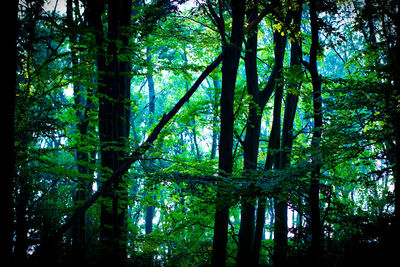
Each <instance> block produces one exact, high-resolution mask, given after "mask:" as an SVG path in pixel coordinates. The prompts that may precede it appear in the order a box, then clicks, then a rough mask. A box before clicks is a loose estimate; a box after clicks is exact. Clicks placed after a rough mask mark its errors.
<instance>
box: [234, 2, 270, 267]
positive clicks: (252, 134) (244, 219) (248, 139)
mask: <svg viewBox="0 0 400 267" xmlns="http://www.w3.org/2000/svg"><path fill="white" fill-rule="evenodd" d="M257 4H258V3H254V5H252V6H251V7H250V8H249V9H248V11H247V12H246V13H247V21H253V20H254V19H255V18H256V17H257V15H258V6H257ZM257 30H258V27H255V28H254V29H253V30H252V31H251V32H250V33H249V34H248V38H247V41H246V44H245V49H246V54H245V68H246V84H247V92H248V94H249V95H250V96H251V97H252V99H251V100H252V102H251V103H250V105H249V115H248V120H247V125H246V136H245V139H244V144H243V161H244V162H243V167H244V171H245V172H247V173H248V174H249V175H251V172H252V171H255V170H256V169H257V156H258V146H259V140H260V129H261V114H262V110H263V108H264V106H261V102H260V92H259V88H258V72H257ZM254 231H255V205H254V204H253V203H252V202H251V200H248V199H247V198H246V196H243V199H242V208H241V219H240V230H239V245H238V254H237V265H238V266H247V265H248V264H249V263H251V262H252V254H253V245H254Z"/></svg>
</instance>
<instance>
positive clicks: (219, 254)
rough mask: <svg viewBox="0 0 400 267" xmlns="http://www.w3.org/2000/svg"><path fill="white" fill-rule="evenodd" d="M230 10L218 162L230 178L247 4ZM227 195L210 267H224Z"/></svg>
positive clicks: (219, 210)
mask: <svg viewBox="0 0 400 267" xmlns="http://www.w3.org/2000/svg"><path fill="white" fill-rule="evenodd" d="M231 7H232V32H231V37H230V43H229V44H227V45H226V47H225V55H224V59H223V63H222V89H221V99H220V105H221V132H220V140H219V162H218V167H219V169H220V175H221V176H227V175H229V174H230V173H232V167H233V159H232V147H233V123H234V115H233V102H234V101H233V100H234V95H235V84H236V76H237V69H238V66H239V59H240V50H241V47H242V41H243V28H244V11H245V3H244V1H232V2H231ZM226 195H227V192H223V191H222V190H219V192H218V193H217V199H216V211H215V222H214V240H213V250H212V258H211V266H218V267H222V266H225V260H226V247H227V242H228V236H227V234H228V222H229V205H228V204H227V201H226V200H227V199H226V197H227V196H226Z"/></svg>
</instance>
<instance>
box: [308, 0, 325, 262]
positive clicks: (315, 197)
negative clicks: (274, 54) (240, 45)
mask: <svg viewBox="0 0 400 267" xmlns="http://www.w3.org/2000/svg"><path fill="white" fill-rule="evenodd" d="M310 21H311V48H310V62H309V64H308V69H309V72H310V75H311V79H312V86H313V119H314V129H313V136H312V142H311V146H312V148H313V149H312V151H313V155H312V156H311V161H312V170H311V182H310V193H309V205H310V228H311V251H310V256H311V259H312V262H313V264H314V265H320V264H321V260H322V250H321V242H322V229H321V228H322V226H321V215H320V208H319V187H320V186H319V177H320V170H321V163H320V160H319V157H318V152H317V151H318V148H319V146H320V141H321V137H322V123H323V122H322V101H321V78H320V75H319V74H318V69H317V52H318V47H319V37H318V32H319V29H318V28H319V26H318V15H317V0H312V1H310Z"/></svg>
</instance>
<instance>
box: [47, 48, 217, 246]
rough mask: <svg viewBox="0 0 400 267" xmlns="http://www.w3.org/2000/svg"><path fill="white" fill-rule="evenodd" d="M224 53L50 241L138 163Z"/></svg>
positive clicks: (56, 237)
mask: <svg viewBox="0 0 400 267" xmlns="http://www.w3.org/2000/svg"><path fill="white" fill-rule="evenodd" d="M223 55H224V51H222V52H221V54H220V55H219V56H218V57H217V58H216V59H215V60H214V61H213V62H212V63H211V64H210V65H209V66H208V67H207V68H206V69H205V70H204V71H203V73H202V74H201V75H200V76H199V78H198V79H197V80H196V81H195V83H194V84H193V85H192V87H191V88H190V90H189V91H188V92H187V93H186V94H185V95H184V96H183V97H182V98H181V99H180V100H179V101H178V102H177V103H176V105H175V106H174V107H173V108H172V109H171V110H170V111H169V112H168V113H167V114H164V115H163V117H162V118H161V120H160V121H159V122H158V124H157V125H156V127H155V128H154V129H153V131H152V133H151V134H150V135H149V136H148V138H147V139H146V141H145V142H144V143H142V145H140V146H139V147H138V148H137V149H135V151H134V152H133V153H132V154H131V155H130V156H129V157H128V158H127V159H126V160H125V161H124V162H123V163H122V165H121V167H120V168H119V169H117V170H116V171H115V172H114V173H113V174H112V175H111V177H110V178H109V179H108V180H106V181H105V182H104V183H103V184H102V185H101V187H100V188H99V189H98V190H97V191H96V192H95V193H94V194H93V195H92V196H91V197H90V198H89V199H88V200H87V201H86V202H85V203H84V204H83V205H82V206H80V207H79V208H77V209H76V210H75V212H74V213H73V214H72V215H71V217H69V218H68V219H67V220H66V222H65V223H64V224H63V225H62V226H61V227H60V228H59V229H58V231H57V232H56V233H55V235H54V236H52V238H51V240H49V243H50V242H51V241H57V240H59V239H60V238H61V236H62V235H63V234H64V233H65V232H66V231H67V230H68V229H69V228H70V227H71V226H72V225H73V224H74V222H76V221H77V220H78V219H79V218H80V217H81V216H83V215H84V213H85V211H86V210H88V209H89V208H90V207H91V206H92V205H93V204H94V203H95V202H96V201H97V200H98V199H99V198H100V196H101V195H102V194H103V192H104V191H105V190H106V189H107V188H109V187H110V186H111V185H112V184H115V183H119V182H120V181H121V179H122V176H123V175H124V174H125V173H126V172H127V171H128V170H129V168H130V167H131V165H132V164H133V163H135V162H136V161H138V160H139V159H140V158H141V156H142V155H144V154H145V153H146V152H147V150H149V148H150V147H151V146H152V144H153V142H154V141H155V140H156V139H157V137H158V135H159V134H160V132H161V130H162V129H163V128H164V126H165V125H167V123H168V122H169V121H170V120H171V119H172V118H173V117H174V116H175V115H176V114H177V113H178V111H179V110H180V109H181V107H182V106H183V104H185V103H186V102H187V101H188V100H189V98H190V97H191V96H192V95H193V93H194V92H195V91H196V90H197V88H198V87H199V86H200V84H201V83H202V82H203V81H204V79H205V78H206V77H207V76H208V75H209V74H210V73H211V72H212V71H213V70H214V69H215V68H216V67H218V65H219V64H220V63H221V62H222V59H223Z"/></svg>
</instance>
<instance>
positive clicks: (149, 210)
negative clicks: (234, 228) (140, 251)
mask: <svg viewBox="0 0 400 267" xmlns="http://www.w3.org/2000/svg"><path fill="white" fill-rule="evenodd" d="M151 50H152V49H151V48H150V47H147V48H146V54H147V62H148V63H149V64H150V65H151ZM147 85H148V89H149V127H151V125H153V121H154V116H155V102H156V101H155V100H156V95H155V90H154V79H153V71H152V67H149V68H148V70H147ZM145 164H146V165H148V164H147V162H146V163H145ZM150 164H153V162H152V161H151V162H150ZM150 169H151V167H150ZM150 194H151V193H150ZM153 217H154V205H151V206H146V216H145V233H146V235H147V234H150V233H152V232H153Z"/></svg>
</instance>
